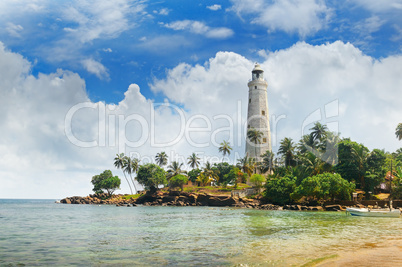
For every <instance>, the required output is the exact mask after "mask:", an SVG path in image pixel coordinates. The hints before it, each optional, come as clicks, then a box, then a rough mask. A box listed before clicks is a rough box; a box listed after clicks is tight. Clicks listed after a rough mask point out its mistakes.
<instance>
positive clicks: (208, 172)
mask: <svg viewBox="0 0 402 267" xmlns="http://www.w3.org/2000/svg"><path fill="white" fill-rule="evenodd" d="M218 173H219V171H218ZM218 173H217V170H214V169H213V168H212V164H211V163H210V162H209V161H207V162H206V163H205V167H204V170H203V171H202V172H201V174H202V175H203V176H204V178H205V179H210V181H214V182H215V184H216V185H217V184H218V183H219V175H218Z"/></svg>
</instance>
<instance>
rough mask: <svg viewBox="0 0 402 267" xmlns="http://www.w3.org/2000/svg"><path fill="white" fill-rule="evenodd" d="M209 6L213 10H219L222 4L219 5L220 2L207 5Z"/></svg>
mask: <svg viewBox="0 0 402 267" xmlns="http://www.w3.org/2000/svg"><path fill="white" fill-rule="evenodd" d="M207 8H208V9H210V10H213V11H217V10H219V9H221V8H222V6H221V5H218V4H214V5H212V6H207Z"/></svg>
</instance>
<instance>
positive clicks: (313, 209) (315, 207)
mask: <svg viewBox="0 0 402 267" xmlns="http://www.w3.org/2000/svg"><path fill="white" fill-rule="evenodd" d="M309 210H312V211H322V210H324V209H323V208H322V207H321V206H314V207H309Z"/></svg>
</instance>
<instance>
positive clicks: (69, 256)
mask: <svg viewBox="0 0 402 267" xmlns="http://www.w3.org/2000/svg"><path fill="white" fill-rule="evenodd" d="M0 225H1V229H0V233H1V234H0V265H18V264H21V265H29V266H32V265H58V266H60V265H72V264H73V265H85V266H87V265H95V266H97V265H131V266H133V265H137V266H145V265H146V266H149V265H152V266H159V265H166V266H169V265H170V266H177V265H181V266H188V265H227V266H233V265H241V264H247V265H264V266H266V265H275V266H288V265H302V264H304V263H307V262H310V261H312V260H314V259H317V258H322V257H328V256H331V255H335V254H339V253H342V252H350V251H354V250H358V249H361V248H368V247H375V246H377V245H380V244H383V243H387V242H394V241H395V240H400V239H401V237H402V219H395V218H360V217H358V218H356V217H352V216H346V215H345V213H343V212H295V211H262V210H251V209H233V208H213V207H145V206H144V207H115V206H107V205H102V206H97V205H64V204H55V203H54V201H52V200H0Z"/></svg>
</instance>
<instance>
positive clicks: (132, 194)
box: [123, 171, 133, 195]
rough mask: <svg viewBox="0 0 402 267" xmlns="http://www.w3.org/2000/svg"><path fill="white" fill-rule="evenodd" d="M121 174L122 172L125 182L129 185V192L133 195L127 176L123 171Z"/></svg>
mask: <svg viewBox="0 0 402 267" xmlns="http://www.w3.org/2000/svg"><path fill="white" fill-rule="evenodd" d="M123 174H124V178H126V181H127V183H128V186H129V187H130V192H131V194H132V195H133V189H132V188H131V185H130V182H129V181H128V179H127V176H126V173H125V172H124V171H123Z"/></svg>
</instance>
